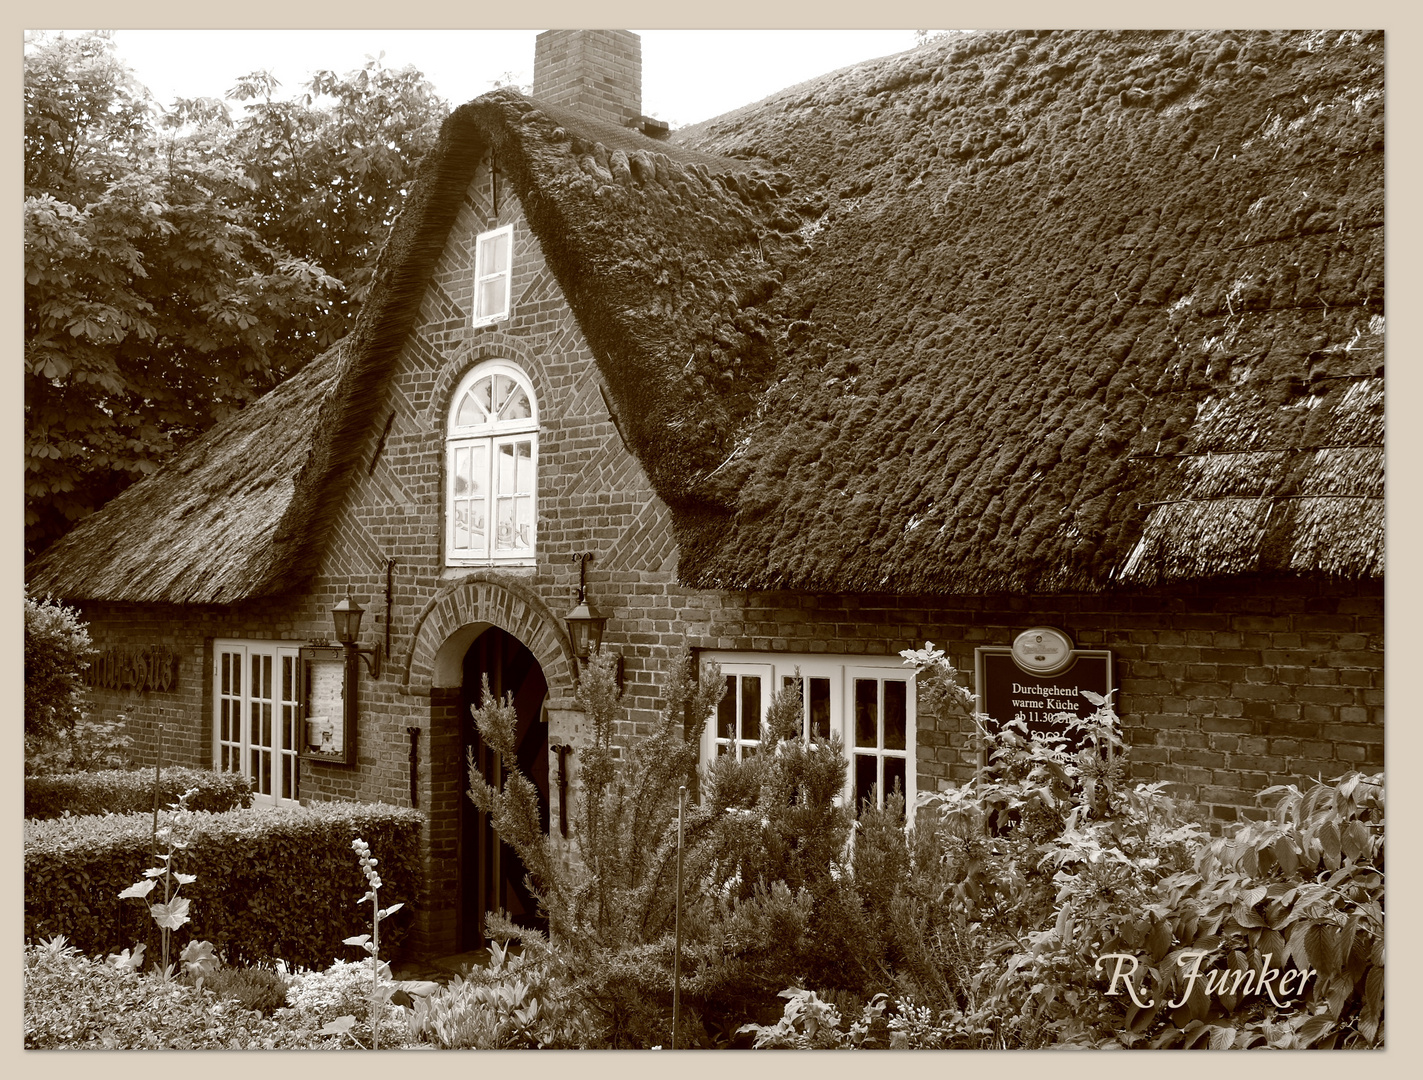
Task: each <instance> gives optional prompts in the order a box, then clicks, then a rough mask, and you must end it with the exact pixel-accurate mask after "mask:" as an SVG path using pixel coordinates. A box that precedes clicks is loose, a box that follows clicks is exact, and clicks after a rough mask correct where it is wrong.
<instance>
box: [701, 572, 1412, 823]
mask: <svg viewBox="0 0 1423 1080" xmlns="http://www.w3.org/2000/svg"><path fill="white" fill-rule="evenodd" d="M702 603H703V604H704V605H706V606H708V607H710V608H711V612H710V619H709V622H708V624H707V625H706V628H705V630H703V631H701V634H702V636H701V637H700V639H699V641H698V644H705V645H706V646H708V647H711V648H717V649H765V650H775V651H787V652H829V653H850V654H855V653H871V654H880V655H883V654H892V653H895V652H898V651H899V650H901V649H906V648H919V647H922V646H923V644H924V642H925V641H933V642H935V643H936V644H937V645H938V646H939V647H941V648H944V649H945V650H946V651H947V652H948V653H949V655H950V657H951V658H952V660H953V661H954V663H955V666H956V667H957V668H958V669H959V670H960V671H961V672H963V673H964V674H965V682H966V683H968V684H970V685H971V683H972V676H973V649H974V647H975V646H979V645H1008V644H1011V642H1012V640H1013V637H1014V636H1015V635H1016V634H1017V633H1018V632H1019V631H1021V630H1025V629H1027V628H1028V627H1029V626H1033V625H1038V624H1047V625H1051V626H1057V627H1058V628H1060V629H1062V630H1065V631H1067V633H1068V634H1069V636H1071V637H1072V639H1073V641H1074V643H1075V644H1076V645H1078V646H1079V647H1081V648H1096V649H1100V648H1106V649H1110V650H1112V653H1113V655H1114V665H1115V674H1116V680H1117V686H1118V688H1119V693H1118V696H1117V704H1118V711H1119V713H1120V714H1121V716H1122V719H1123V724H1124V727H1125V730H1126V733H1127V738H1128V740H1129V742H1130V743H1131V748H1132V762H1133V769H1132V771H1133V776H1134V778H1136V779H1138V780H1142V781H1152V780H1166V781H1170V782H1171V783H1172V784H1173V790H1174V791H1175V792H1176V793H1177V794H1180V795H1183V796H1187V797H1189V798H1191V799H1194V800H1196V801H1198V802H1200V803H1201V804H1203V805H1204V806H1206V807H1208V808H1209V809H1210V812H1211V813H1212V814H1213V815H1214V816H1215V817H1216V818H1217V819H1220V820H1225V821H1233V820H1236V819H1237V817H1241V816H1245V817H1249V816H1258V811H1253V810H1251V809H1249V808H1250V807H1252V806H1253V803H1254V795H1255V792H1256V791H1258V790H1260V789H1261V788H1263V787H1266V786H1268V785H1270V784H1277V783H1288V782H1298V781H1299V780H1301V779H1302V778H1305V777H1312V776H1323V777H1325V778H1326V779H1328V778H1330V777H1333V776H1336V775H1338V774H1340V773H1343V772H1347V771H1349V770H1350V769H1355V768H1360V769H1373V768H1381V767H1382V765H1383V749H1384V746H1383V744H1384V723H1383V719H1384V718H1383V699H1384V684H1383V587H1382V585H1381V584H1380V583H1366V584H1362V585H1356V584H1349V583H1334V584H1330V583H1327V582H1316V581H1304V582H1302V581H1292V580H1279V581H1249V580H1244V581H1231V582H1224V583H1218V584H1209V585H1200V586H1192V587H1185V588H1176V589H1158V590H1151V591H1146V592H1134V593H1129V594H1124V595H1110V596H1077V597H1037V598H1026V597H1017V596H1002V597H945V598H933V599H925V598H913V597H871V596H843V597H838V596H797V595H787V594H774V593H772V594H749V595H721V596H715V597H706V598H703V600H702ZM971 743H972V740H971V738H970V735H969V733H968V732H967V731H964V730H960V729H959V727H958V725H945V726H944V728H943V729H939V728H938V727H937V726H936V725H930V724H928V723H926V719H925V718H921V720H920V729H919V751H918V755H919V781H918V782H919V790H920V791H932V790H934V789H935V788H936V787H942V786H943V785H944V784H945V783H946V782H961V781H963V780H966V779H968V778H969V777H970V776H972V775H973V771H974V767H973V761H974V759H975V755H974V753H973V750H972V746H971Z"/></svg>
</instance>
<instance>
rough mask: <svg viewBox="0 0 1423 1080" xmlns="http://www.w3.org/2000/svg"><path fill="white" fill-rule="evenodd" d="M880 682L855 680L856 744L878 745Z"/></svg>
mask: <svg viewBox="0 0 1423 1080" xmlns="http://www.w3.org/2000/svg"><path fill="white" fill-rule="evenodd" d="M878 736H879V682H878V680H876V679H856V680H855V745H856V746H878V745H879V741H878Z"/></svg>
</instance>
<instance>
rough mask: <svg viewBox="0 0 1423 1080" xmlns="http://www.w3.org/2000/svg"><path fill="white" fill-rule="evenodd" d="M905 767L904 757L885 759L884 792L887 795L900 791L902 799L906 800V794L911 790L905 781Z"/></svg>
mask: <svg viewBox="0 0 1423 1080" xmlns="http://www.w3.org/2000/svg"><path fill="white" fill-rule="evenodd" d="M904 767H905V761H904V759H903V758H902V757H887V758H885V759H884V790H885V793H886V794H888V793H890V792H893V791H898V792H899V796H900V798H905V793H906V792H907V791H908V790H909V789H908V786H907V785H906V783H905V780H904ZM881 802H883V800H881Z"/></svg>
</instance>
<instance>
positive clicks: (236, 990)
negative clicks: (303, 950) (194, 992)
mask: <svg viewBox="0 0 1423 1080" xmlns="http://www.w3.org/2000/svg"><path fill="white" fill-rule="evenodd" d="M203 986H205V987H207V989H209V990H211V991H212V992H213V993H214V994H216V995H217V996H218V997H220V998H226V999H228V1000H231V1001H235V1002H237V1004H239V1005H241V1006H242V1007H243V1008H244V1009H251V1010H252V1011H253V1012H259V1013H261V1014H262V1015H263V1016H271V1015H272V1013H274V1012H276V1011H277V1010H278V1009H281V1008H285V1007H286V1004H287V981H286V979H284V978H282V976H281V975H280V974H278V973H277V972H276V971H275V970H274V969H272V968H266V967H229V966H227V965H223V966H222V967H219V968H218V969H217V970H216V971H214V972H213V973H212V974H211V975H208V976H206V977H204V979H203Z"/></svg>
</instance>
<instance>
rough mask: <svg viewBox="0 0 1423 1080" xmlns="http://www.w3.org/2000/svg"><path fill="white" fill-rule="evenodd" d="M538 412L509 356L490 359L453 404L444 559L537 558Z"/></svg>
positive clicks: (465, 382) (459, 391)
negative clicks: (535, 552) (536, 474)
mask: <svg viewBox="0 0 1423 1080" xmlns="http://www.w3.org/2000/svg"><path fill="white" fill-rule="evenodd" d="M538 430H539V414H538V405H537V402H536V401H535V399H534V387H533V383H531V382H530V381H529V378H528V376H526V375H525V374H524V373H523V372H522V371H520V370H519V368H518V367H516V366H515V365H513V364H511V363H509V362H508V361H507V360H487V361H485V362H484V363H482V364H479V365H478V366H477V367H475V368H473V369H472V370H471V371H470V372H469V373H468V374H466V375H465V377H464V378H463V379H462V380H461V381H460V384H459V386H458V388H456V390H455V395H454V399H453V400H452V402H451V404H450V417H449V428H448V436H447V439H448V454H447V459H446V465H445V469H446V474H447V480H446V500H445V562H446V563H450V564H455V565H473V564H478V563H490V562H513V563H518V562H529V563H531V562H533V559H534V543H535V529H536V523H537V520H538V501H537V500H538V496H537V489H536V484H535V469H536V466H537V464H538V456H539V435H538Z"/></svg>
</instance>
